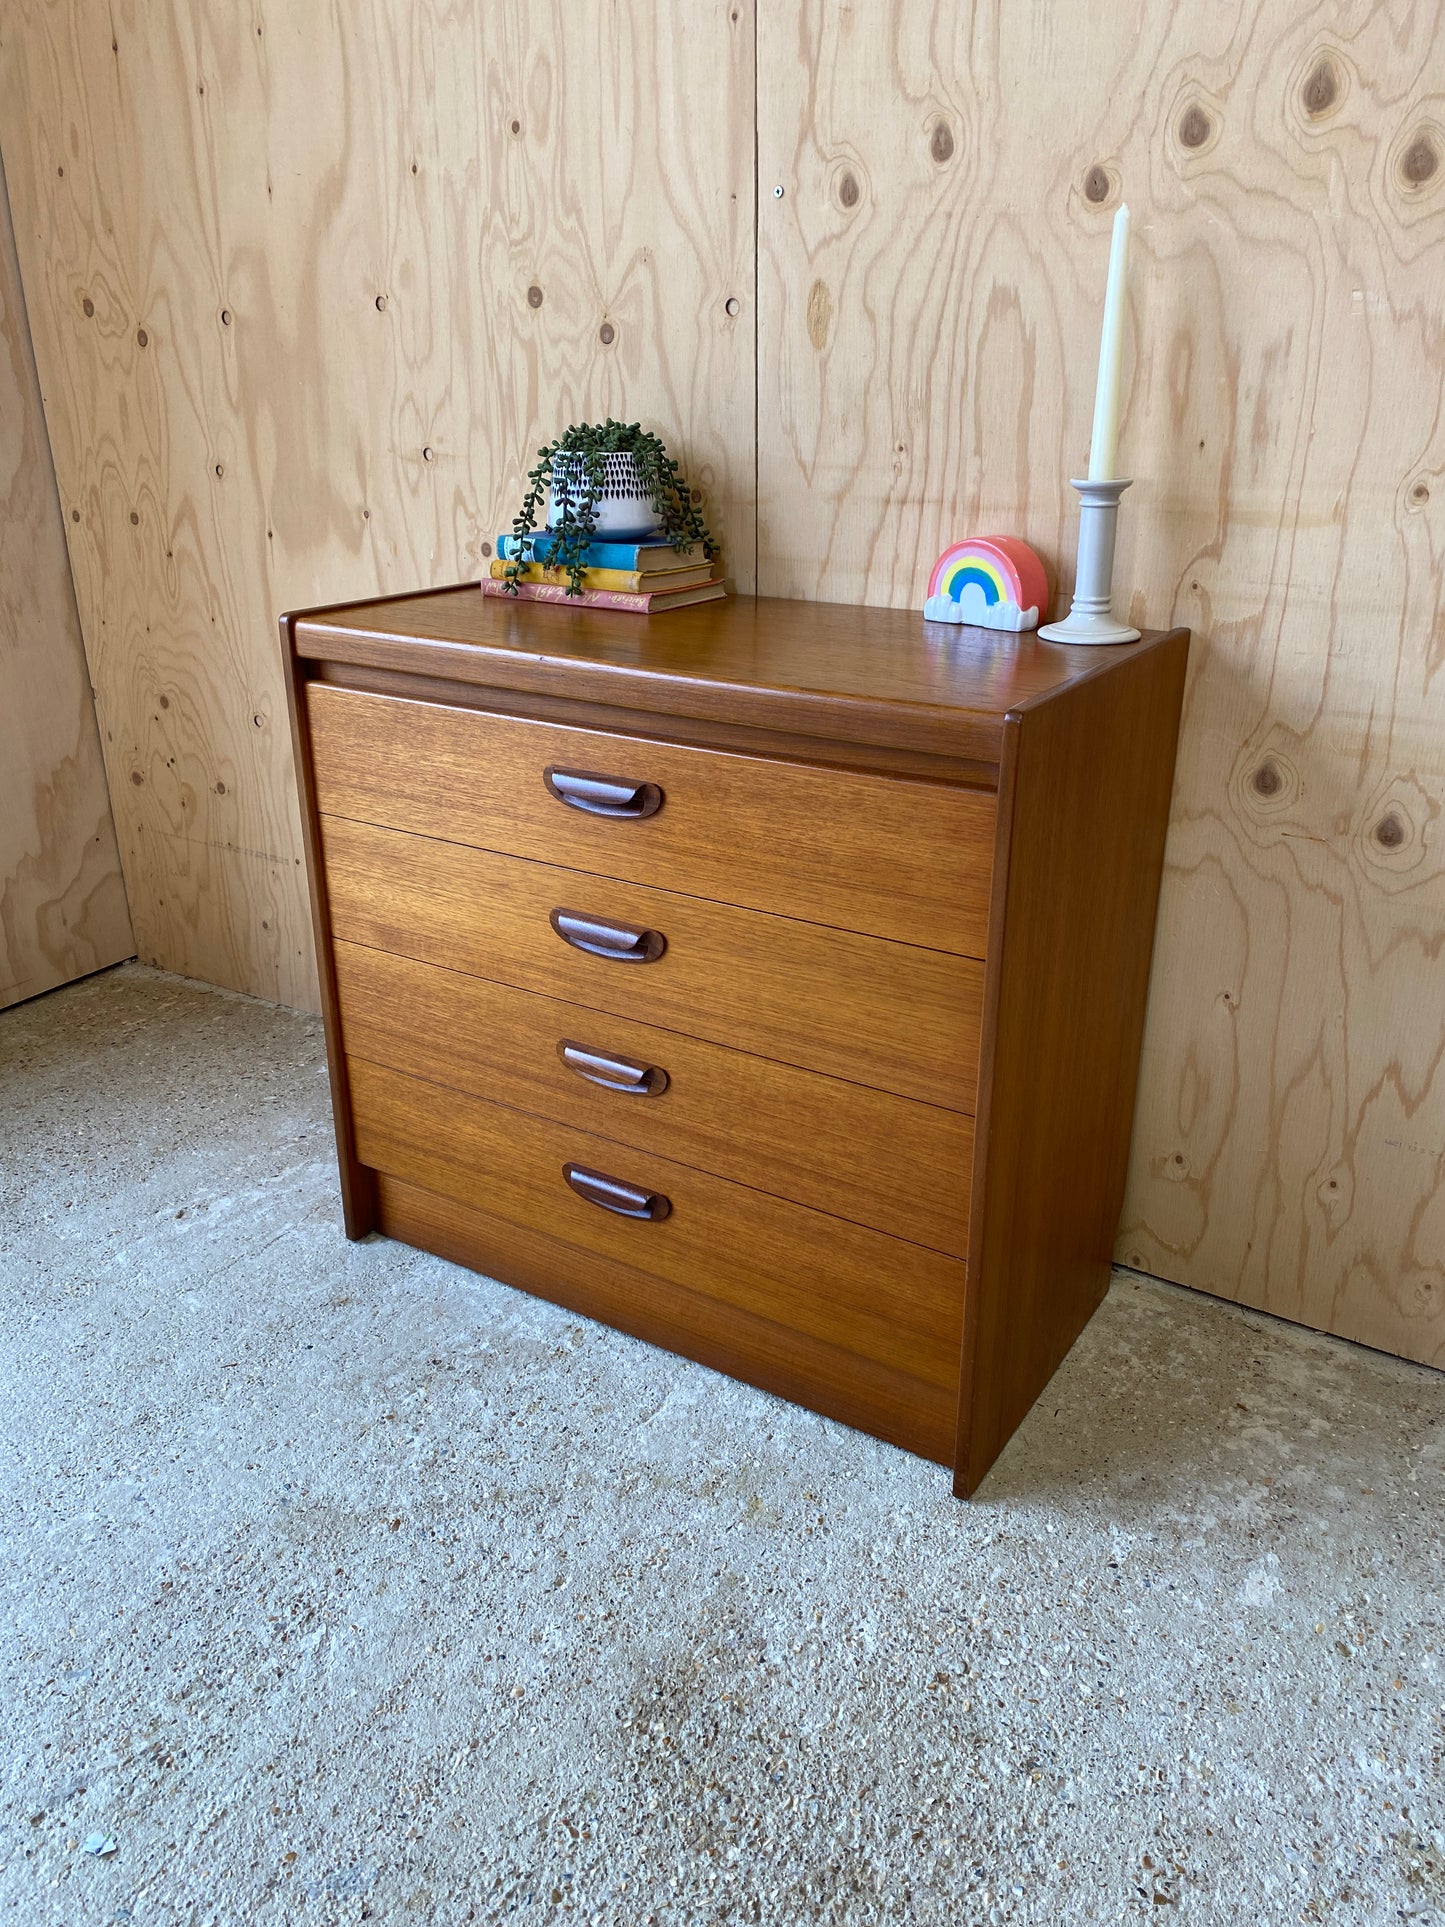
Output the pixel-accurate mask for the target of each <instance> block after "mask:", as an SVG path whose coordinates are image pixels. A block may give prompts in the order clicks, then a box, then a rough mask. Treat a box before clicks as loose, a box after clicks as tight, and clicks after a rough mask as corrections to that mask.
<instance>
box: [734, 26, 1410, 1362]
mask: <svg viewBox="0 0 1445 1927" xmlns="http://www.w3.org/2000/svg"><path fill="white" fill-rule="evenodd" d="M758 74H759V101H760V107H759V171H760V186H761V190H762V191H761V193H760V199H759V240H760V267H759V340H760V348H761V353H760V363H759V408H760V414H761V417H762V419H763V420H764V421H765V422H768V423H769V424H770V425H772V427H773V432H772V433H770V434H769V435H766V436H765V437H764V438H763V440H762V443H761V445H760V450H759V516H760V547H759V573H760V581H761V583H762V586H763V587H764V588H765V589H766V590H768V591H770V592H776V593H784V594H797V595H815V594H824V595H828V596H832V597H837V598H841V599H844V600H857V601H867V602H884V603H895V604H906V603H909V602H915V601H921V598H922V593H923V585H924V580H925V576H926V573H927V570H928V567H929V565H930V564H931V562H932V560H933V558H934V557H935V555H936V554H937V553H938V551H939V550H940V549H941V548H942V547H943V545H944V544H945V542H947V541H948V540H950V539H952V538H953V537H956V536H959V535H963V534H966V533H969V532H970V531H974V532H979V533H987V532H990V531H993V530H998V531H1000V532H1016V533H1019V534H1022V535H1024V536H1026V537H1027V538H1028V539H1030V540H1031V541H1033V542H1034V543H1035V544H1036V545H1037V546H1038V547H1039V548H1040V549H1041V550H1042V551H1043V553H1044V554H1045V555H1046V556H1047V557H1049V558H1050V559H1051V560H1053V561H1055V562H1056V563H1057V566H1058V569H1059V573H1060V575H1061V576H1062V578H1063V582H1064V585H1065V588H1066V589H1067V586H1068V583H1069V580H1070V578H1071V575H1072V558H1073V543H1074V534H1075V527H1076V523H1075V510H1074V501H1073V497H1072V493H1071V491H1070V490H1069V489H1068V488H1067V485H1066V480H1067V477H1068V476H1069V475H1070V474H1074V473H1078V472H1079V469H1080V465H1081V464H1082V463H1083V462H1084V461H1085V459H1086V454H1087V448H1088V439H1089V425H1090V414H1091V403H1092V391H1093V373H1094V361H1095V356H1096V353H1097V338H1098V335H1097V331H1098V318H1099V312H1100V308H1101V305H1102V290H1103V285H1104V278H1105V270H1106V262H1107V251H1108V237H1109V229H1110V225H1111V222H1112V218H1113V213H1114V209H1115V207H1116V206H1117V204H1118V202H1119V200H1120V198H1121V197H1125V198H1127V199H1128V200H1129V202H1130V204H1131V207H1132V208H1133V211H1134V234H1135V253H1134V271H1133V276H1132V286H1131V322H1132V339H1131V343H1130V348H1129V351H1128V355H1127V368H1126V374H1127V379H1128V383H1129V396H1130V400H1129V406H1128V412H1127V416H1126V419H1125V423H1124V430H1123V437H1122V455H1123V460H1124V463H1125V465H1126V468H1127V469H1128V470H1129V471H1130V472H1132V473H1133V474H1134V475H1135V476H1136V477H1137V478H1138V479H1137V481H1136V483H1135V487H1134V489H1133V491H1132V493H1131V494H1130V496H1128V497H1126V499H1125V506H1124V513H1123V523H1122V531H1121V540H1120V552H1119V562H1118V569H1117V577H1116V579H1117V582H1118V584H1119V585H1120V594H1119V597H1118V601H1119V603H1120V604H1121V606H1123V607H1125V608H1127V609H1128V610H1129V611H1130V612H1131V614H1132V615H1133V617H1134V619H1136V620H1139V621H1147V622H1150V623H1156V624H1163V623H1170V622H1187V623H1189V624H1190V625H1191V626H1192V627H1193V628H1194V630H1195V632H1196V636H1197V639H1198V640H1197V642H1196V646H1195V655H1194V663H1193V674H1192V679H1191V686H1190V691H1189V696H1188V701H1187V706H1186V715H1185V728H1184V737H1183V743H1182V746H1181V752H1180V762H1179V775H1178V785H1177V791H1176V800H1175V811H1174V821H1173V830H1172V834H1171V839H1170V845H1169V858H1168V872H1167V877H1166V885H1165V893H1164V900H1163V905H1162V909H1161V917H1160V928H1159V940H1158V949H1157V953H1156V970H1155V978H1154V995H1153V1000H1152V1004H1151V1013H1150V1023H1149V1030H1148V1036H1147V1039H1146V1045H1145V1056H1144V1066H1143V1073H1142V1079H1141V1085H1140V1103H1139V1114H1138V1122H1137V1127H1136V1134H1135V1145H1134V1159H1133V1171H1132V1178H1131V1183H1130V1189H1129V1196H1128V1200H1127V1203H1126V1208H1125V1222H1124V1227H1123V1231H1122V1234H1121V1241H1120V1247H1119V1250H1120V1255H1121V1256H1122V1257H1124V1258H1125V1259H1126V1260H1128V1261H1129V1262H1132V1263H1136V1264H1139V1265H1142V1266H1144V1267H1145V1268H1147V1269H1149V1270H1151V1271H1155V1272H1159V1273H1162V1274H1163V1275H1165V1276H1168V1277H1171V1278H1176V1279H1180V1280H1182V1281H1184V1282H1186V1283H1189V1284H1194V1285H1198V1286H1201V1287H1203V1288H1204V1289H1206V1290H1209V1291H1212V1292H1217V1293H1221V1294H1224V1295H1227V1296H1231V1297H1235V1298H1238V1299H1240V1300H1242V1301H1244V1302H1246V1303H1249V1304H1253V1305H1259V1306H1263V1307H1264V1308H1266V1309H1268V1310H1272V1311H1277V1312H1280V1313H1282V1314H1283V1315H1285V1316H1287V1317H1291V1318H1298V1319H1301V1320H1303V1321H1304V1322H1306V1323H1309V1324H1313V1325H1318V1326H1321V1327H1323V1328H1325V1329H1328V1330H1332V1331H1338V1332H1342V1333H1345V1334H1347V1335H1349V1336H1352V1337H1356V1338H1361V1339H1364V1340H1366V1341H1367V1342H1369V1343H1371V1344H1376V1345H1381V1346H1384V1347H1386V1348H1388V1349H1390V1350H1392V1351H1398V1352H1402V1353H1405V1354H1407V1355H1409V1356H1412V1357H1416V1358H1421V1359H1427V1360H1431V1361H1433V1362H1436V1363H1445V1204H1442V1198H1445V1188H1442V1183H1441V1180H1442V1177H1445V1075H1442V1074H1441V1071H1440V1063H1441V1055H1442V1050H1445V938H1442V932H1445V845H1442V840H1441V839H1442V835H1445V831H1442V829H1441V827H1440V826H1441V820H1442V802H1445V676H1442V674H1441V669H1442V663H1445V631H1442V626H1441V620H1440V616H1439V609H1440V606H1441V555H1442V549H1445V519H1442V518H1445V474H1442V472H1441V471H1442V461H1445V429H1442V420H1441V395H1442V379H1445V327H1442V322H1441V314H1442V310H1445V21H1442V16H1441V9H1440V8H1439V7H1436V6H1427V7H1424V8H1420V9H1414V10H1408V11H1406V12H1404V13H1401V12H1400V11H1399V10H1397V9H1391V8H1387V7H1385V6H1381V5H1370V4H1355V5H1335V6H1328V7H1325V6H1317V7H1303V8H1302V7H1298V6H1294V5H1292V4H1288V3H1287V0H1251V4H1249V5H1247V6H1244V7H1241V8H1237V9H1236V8H1231V9H1218V10H1215V11H1214V12H1212V13H1209V12H1206V13H1203V14H1201V13H1200V12H1199V11H1198V10H1197V9H1193V10H1191V9H1179V8H1174V7H1168V6H1164V5H1162V4H1158V5H1156V4H1153V0H1148V3H1147V4H1145V5H1143V6H1141V7H1137V8H1134V9H1127V10H1120V9H1114V10H1110V9H1099V8H1095V9H1088V10H1083V11H1082V12H1081V11H1080V10H1078V9H1074V10H1067V9H1059V8H1057V7H1052V6H1044V5H1026V6H1006V5H1003V4H1001V0H995V4H993V5H990V6H983V7H978V8H973V9H964V10H949V9H939V8H935V7H934V6H932V5H931V4H928V0H877V4H874V5H870V6H866V7H865V6H859V5H854V6H846V5H845V6H833V5H828V4H824V0H800V4H798V5H796V6H790V7H788V8H784V9H774V10H767V9H765V10H764V11H763V12H762V14H761V15H760V39H759V57H758ZM775 186H776V187H782V189H783V193H782V195H781V197H779V196H777V195H776V194H774V192H773V189H774V187H775ZM1099 860H1100V862H1101V863H1105V862H1107V860H1108V853H1107V852H1106V851H1101V852H1100V853H1099ZM1100 1021H1101V1022H1107V1021H1108V1014H1107V1012H1101V1013H1100Z"/></svg>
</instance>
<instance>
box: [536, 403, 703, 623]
mask: <svg viewBox="0 0 1445 1927" xmlns="http://www.w3.org/2000/svg"><path fill="white" fill-rule="evenodd" d="M609 455H631V456H632V457H633V458H634V460H635V462H636V464H637V474H638V480H639V482H640V483H641V486H642V491H643V493H644V494H645V495H646V496H647V499H648V501H649V502H650V503H651V505H652V512H653V514H654V516H655V517H656V518H657V526H658V527H659V528H660V529H661V530H662V532H663V534H664V535H665V536H666V537H667V540H668V541H669V542H670V543H671V544H672V546H673V548H675V549H685V548H687V547H688V545H689V544H690V543H693V542H700V543H701V544H702V547H703V551H704V553H705V554H706V555H707V557H708V560H709V561H711V560H712V559H713V558H714V557H715V556H716V555H717V553H718V548H717V544H716V543H715V542H714V541H713V539H712V537H711V535H709V533H708V530H707V524H706V523H705V522H704V521H703V519H702V516H701V514H700V513H699V512H698V508H697V505H696V503H695V502H694V501H693V499H692V491H691V490H690V489H689V487H688V484H687V478H686V477H685V476H684V475H683V473H682V471H681V470H680V469H679V468H678V465H677V463H676V462H675V461H673V459H672V457H671V456H670V455H669V454H668V452H667V447H666V445H665V444H664V443H663V442H662V441H661V440H659V438H658V437H657V436H656V435H650V434H648V433H647V431H646V430H645V429H644V428H642V427H641V426H640V425H639V424H638V423H637V422H615V421H611V420H608V421H605V422H581V423H574V425H573V426H572V427H571V428H569V429H567V430H566V431H565V432H564V433H563V434H562V435H561V436H560V437H559V438H558V439H557V440H556V441H555V442H553V443H552V444H551V445H550V447H547V448H539V449H538V450H537V464H536V467H535V468H533V470H532V472H531V473H530V475H528V477H527V493H526V495H525V496H524V497H523V498H522V506H521V508H520V509H518V511H517V513H516V515H515V517H514V518H513V521H512V534H513V536H514V538H516V541H515V545H514V546H515V551H516V552H515V553H514V554H512V555H511V556H509V557H508V559H507V567H506V574H505V580H506V583H507V587H508V588H509V589H510V590H511V592H512V594H513V595H515V594H516V592H517V584H518V582H519V581H520V580H521V578H522V574H523V572H524V570H525V569H526V567H527V564H528V563H529V562H530V561H531V560H532V542H531V540H530V538H531V537H532V536H534V535H535V534H536V533H537V512H538V509H539V508H540V507H541V505H542V500H543V497H544V496H545V495H546V493H547V491H548V490H549V489H550V488H552V487H553V485H554V483H555V485H556V487H557V490H558V493H559V494H560V496H561V502H562V509H561V514H560V516H559V517H558V518H557V519H556V520H555V521H554V522H553V523H552V526H551V528H550V529H549V530H548V533H549V534H550V535H551V537H552V547H551V549H550V550H549V552H548V555H547V562H548V565H549V566H550V567H552V568H556V569H565V570H566V572H567V593H568V595H580V594H581V593H582V572H583V570H584V569H585V568H586V566H587V545H588V543H589V542H591V540H592V538H593V531H594V529H595V526H596V520H597V504H598V503H599V502H600V501H601V499H602V484H603V470H604V464H605V462H606V459H607V457H608V456H609Z"/></svg>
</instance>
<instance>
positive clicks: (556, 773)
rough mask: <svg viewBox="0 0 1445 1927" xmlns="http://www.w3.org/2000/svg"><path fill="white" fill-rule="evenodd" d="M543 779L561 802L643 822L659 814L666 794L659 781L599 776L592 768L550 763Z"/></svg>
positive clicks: (590, 810) (579, 808)
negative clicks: (640, 781) (577, 767)
mask: <svg viewBox="0 0 1445 1927" xmlns="http://www.w3.org/2000/svg"><path fill="white" fill-rule="evenodd" d="M542 781H543V782H544V783H545V784H546V785H547V788H548V789H549V790H550V791H551V792H552V794H553V796H555V797H556V799H557V801H558V802H559V803H566V804H567V805H568V806H569V808H571V809H574V810H585V811H586V812H587V814H588V815H589V816H623V817H629V818H631V820H632V821H633V822H640V821H641V819H642V818H643V817H644V816H656V814H657V812H658V811H659V810H660V809H661V808H662V804H663V795H662V791H661V790H660V789H659V788H658V786H657V784H656V783H629V782H628V780H627V778H626V777H625V776H599V775H598V774H597V772H596V770H591V769H558V768H557V765H556V764H555V763H549V764H548V766H547V767H546V769H544V770H543V771H542Z"/></svg>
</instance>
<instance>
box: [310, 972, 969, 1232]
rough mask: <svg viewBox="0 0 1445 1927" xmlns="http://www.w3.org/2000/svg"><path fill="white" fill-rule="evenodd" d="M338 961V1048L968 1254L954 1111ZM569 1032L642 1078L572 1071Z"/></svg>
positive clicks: (959, 1119) (962, 1139)
mask: <svg viewBox="0 0 1445 1927" xmlns="http://www.w3.org/2000/svg"><path fill="white" fill-rule="evenodd" d="M335 959H336V979H337V996H338V1000H339V1003H340V1007H341V1024H342V1032H343V1035H344V1038H345V1044H346V1050H347V1053H348V1054H349V1055H350V1056H353V1057H364V1058H367V1059H369V1060H370V1061H371V1062H373V1063H377V1064H385V1065H388V1066H389V1067H390V1068H391V1069H392V1070H398V1071H409V1072H410V1073H411V1074H412V1075H413V1076H416V1077H424V1078H426V1079H428V1080H429V1081H430V1082H432V1083H434V1084H448V1085H452V1086H453V1087H455V1088H457V1089H459V1090H464V1091H470V1092H472V1093H473V1094H474V1095H475V1096H477V1097H489V1098H495V1099H497V1100H498V1101H499V1102H500V1103H503V1104H509V1105H512V1106H513V1107H514V1108H515V1109H517V1110H521V1111H531V1112H535V1113H536V1114H538V1115H539V1116H542V1117H549V1118H552V1119H554V1120H555V1121H556V1122H558V1123H561V1124H571V1125H575V1126H576V1127H577V1128H578V1129H579V1130H584V1131H591V1132H597V1133H600V1134H601V1135H602V1136H604V1137H610V1138H614V1139H616V1140H617V1141H618V1142H619V1143H621V1144H627V1145H631V1146H633V1147H634V1148H636V1149H638V1150H642V1151H652V1152H656V1153H657V1154H658V1155H659V1156H662V1157H667V1158H672V1159H674V1160H676V1161H677V1162H678V1163H681V1164H691V1165H695V1166H696V1167H697V1168H698V1169H699V1170H702V1171H711V1172H713V1173H714V1174H715V1175H717V1176H718V1177H724V1178H732V1179H733V1180H734V1181H735V1182H737V1183H738V1184H747V1185H751V1186H753V1188H754V1189H756V1190H759V1191H768V1192H771V1193H773V1195H774V1196H777V1197H783V1198H791V1199H792V1200H793V1202H794V1203H796V1204H807V1205H812V1206H813V1207H814V1208H815V1209H816V1210H819V1211H826V1212H829V1213H830V1214H831V1215H832V1216H834V1217H838V1218H850V1219H852V1220H853V1221H854V1222H855V1223H857V1224H866V1225H872V1226H873V1228H874V1229H875V1230H877V1231H887V1232H889V1233H891V1234H892V1236H894V1237H895V1238H907V1239H910V1240H911V1241H912V1242H913V1243H915V1244H923V1245H930V1246H932V1247H933V1248H934V1249H935V1250H937V1251H946V1252H951V1253H952V1254H953V1255H954V1256H955V1257H959V1258H961V1257H963V1256H965V1254H966V1250H967V1233H968V1186H969V1174H970V1171H971V1168H972V1162H973V1119H972V1118H971V1117H967V1116H965V1115H964V1114H963V1113H962V1112H960V1111H949V1110H944V1109H942V1108H940V1107H939V1106H937V1105H934V1104H918V1103H914V1102H913V1101H912V1100H911V1099H909V1098H906V1097H895V1096H893V1095H892V1094H891V1093H889V1092H886V1091H873V1090H868V1089H867V1088H865V1087H864V1086H863V1085H861V1084H848V1083H845V1082H844V1081H843V1080H842V1079H841V1078H834V1077H822V1076H819V1075H818V1073H817V1072H815V1071H804V1070H795V1069H794V1068H793V1067H792V1066H791V1065H789V1064H776V1063H773V1062H771V1061H770V1060H769V1059H767V1058H763V1057H752V1056H748V1055H746V1054H745V1053H744V1052H742V1051H734V1050H725V1049H723V1048H722V1047H721V1046H720V1045H717V1044H709V1043H704V1042H702V1041H701V1040H700V1039H698V1038H695V1037H684V1036H682V1035H680V1034H679V1033H678V1032H676V1031H669V1030H657V1029H654V1028H653V1027H652V1026H650V1025H647V1024H638V1023H634V1022H631V1021H630V1020H628V1019H627V1018H623V1017H613V1016H609V1015H605V1014H602V1013H599V1012H597V1011H593V1010H586V1009H584V1008H582V1007H581V1006H579V1005H577V1004H567V1003H562V1002H561V1001H559V1000H558V999H557V998H554V997H542V996H538V995H536V994H535V993H533V992H530V991H525V990H515V989H513V988H511V987H510V986H509V985H506V984H495V983H489V982H487V981H486V980H485V979H483V978H480V977H468V976H464V975H462V974H461V972H459V971H455V970H440V969H438V968H437V967H436V966H435V965H434V964H425V963H416V962H414V961H413V960H411V959H410V958H406V957H394V956H390V955H388V954H387V953H386V952H385V951H381V950H367V949H364V948H362V947H361V946H360V945H357V944H351V943H338V944H337V945H336V948H335ZM568 1042H570V1043H574V1044H578V1045H581V1046H583V1047H584V1048H585V1049H587V1050H590V1051H594V1052H602V1053H607V1054H610V1055H612V1056H614V1057H616V1058H620V1059H623V1060H626V1061H628V1062H630V1063H631V1064H632V1065H633V1066H635V1067H636V1068H637V1069H638V1070H648V1071H651V1072H652V1073H653V1075H652V1076H651V1078H650V1079H649V1080H648V1081H647V1082H646V1083H644V1084H643V1085H642V1087H641V1088H639V1089H627V1088H626V1084H625V1079H626V1076H627V1072H626V1070H625V1069H623V1070H622V1071H620V1072H619V1071H618V1070H616V1069H615V1068H614V1069H613V1070H612V1071H611V1072H610V1073H609V1071H608V1070H607V1068H606V1066H605V1065H604V1066H602V1067H601V1068H599V1067H598V1066H596V1065H593V1066H591V1073H592V1076H597V1077H607V1076H609V1075H610V1076H611V1077H612V1078H613V1079H614V1083H613V1087H612V1088H607V1087H606V1085H605V1084H599V1083H595V1082H593V1081H591V1077H589V1076H588V1075H586V1074H584V1073H585V1072H586V1071H587V1070H588V1068H589V1067H588V1066H587V1065H586V1064H585V1062H584V1063H583V1064H582V1065H581V1068H580V1070H579V1069H569V1068H568V1066H567V1064H565V1063H564V1062H563V1060H562V1058H561V1056H560V1054H559V1046H560V1045H562V1044H563V1043H568ZM575 1061H576V1057H575V1053H574V1062H575ZM657 1073H661V1077H660V1078H659V1076H658V1075H657ZM619 1076H620V1077H621V1078H622V1079H623V1080H624V1081H623V1083H622V1084H621V1085H620V1086H619V1085H618V1083H617V1082H616V1081H615V1080H616V1079H617V1078H618V1077H619ZM659 1083H661V1088H660V1089H658V1088H656V1086H657V1085H658V1084H659Z"/></svg>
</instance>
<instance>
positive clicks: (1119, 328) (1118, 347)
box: [1089, 207, 1129, 482]
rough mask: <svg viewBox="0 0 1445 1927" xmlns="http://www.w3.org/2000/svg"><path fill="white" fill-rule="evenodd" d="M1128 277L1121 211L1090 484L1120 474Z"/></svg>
mask: <svg viewBox="0 0 1445 1927" xmlns="http://www.w3.org/2000/svg"><path fill="white" fill-rule="evenodd" d="M1128 273H1129V210H1128V208H1127V207H1121V208H1120V209H1119V212H1118V213H1117V214H1116V215H1115V216H1114V239H1113V243H1112V245H1111V246H1110V249H1109V286H1108V289H1107V291H1106V292H1105V295H1104V329H1103V333H1102V334H1101V335H1100V337H1099V386H1098V388H1097V389H1096V390H1095V391H1094V438H1093V440H1092V441H1091V442H1090V444H1089V480H1090V481H1091V482H1112V481H1113V480H1114V479H1115V477H1116V476H1117V475H1118V472H1119V367H1120V363H1121V361H1122V360H1123V355H1124V283H1125V281H1126V279H1127V278H1128Z"/></svg>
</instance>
